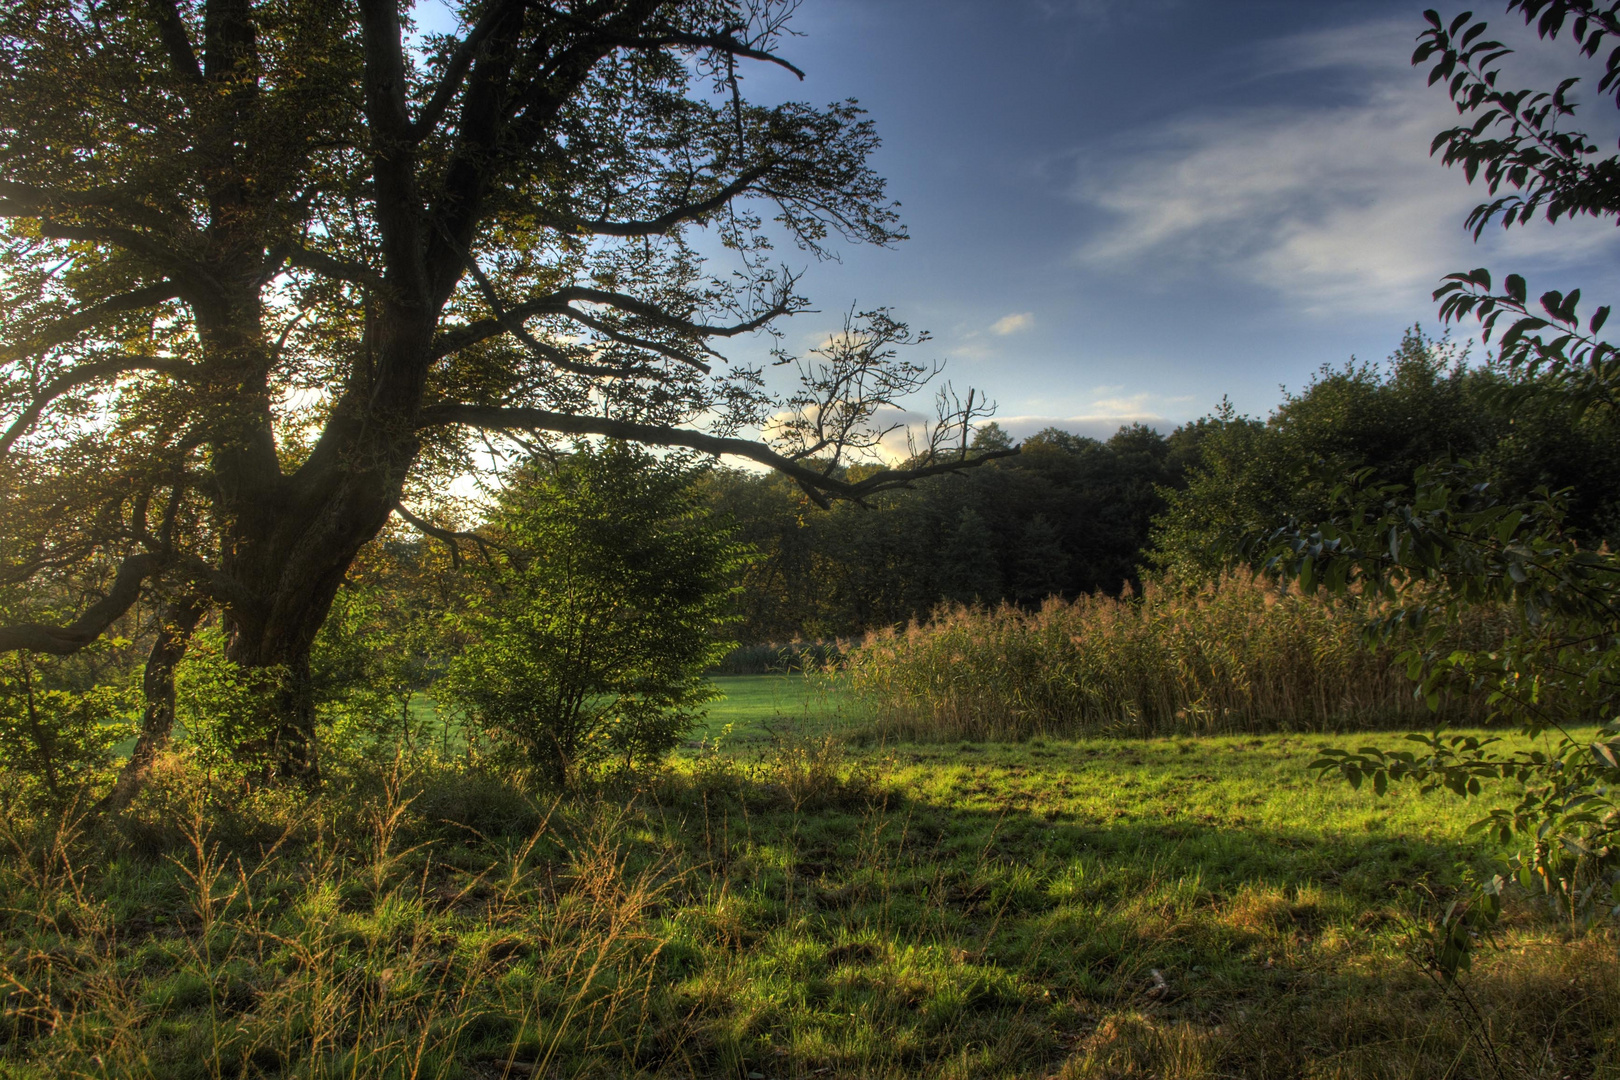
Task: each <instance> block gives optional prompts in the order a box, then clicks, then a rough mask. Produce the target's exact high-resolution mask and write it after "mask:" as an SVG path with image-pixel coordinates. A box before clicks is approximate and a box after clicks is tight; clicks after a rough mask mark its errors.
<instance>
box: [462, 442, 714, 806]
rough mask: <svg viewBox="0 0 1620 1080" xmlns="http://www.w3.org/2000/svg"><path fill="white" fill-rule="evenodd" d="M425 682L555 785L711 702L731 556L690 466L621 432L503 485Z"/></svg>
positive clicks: (649, 747)
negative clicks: (464, 599)
mask: <svg viewBox="0 0 1620 1080" xmlns="http://www.w3.org/2000/svg"><path fill="white" fill-rule="evenodd" d="M488 535H489V551H490V555H489V558H488V560H487V561H486V562H483V563H481V564H480V569H479V570H478V571H477V572H475V573H474V575H473V577H474V582H475V585H476V586H477V587H478V591H477V593H476V594H475V595H474V596H473V597H472V598H471V600H470V602H469V607H468V610H467V611H466V612H465V613H464V614H462V615H461V617H460V620H459V621H460V625H461V627H462V631H463V633H464V635H465V639H466V641H467V644H466V646H465V648H464V649H462V650H461V652H460V653H459V654H458V655H457V656H456V657H455V658H454V659H453V660H452V661H451V662H450V664H449V667H448V670H447V671H446V674H445V678H444V679H443V681H442V682H441V683H440V684H439V688H438V692H439V693H440V695H441V697H442V701H443V704H444V705H446V706H450V707H455V708H460V709H462V710H464V711H466V712H467V713H468V714H469V716H470V718H471V719H472V721H473V722H474V723H475V725H476V726H477V727H478V728H480V729H481V730H483V731H484V732H487V733H488V734H489V735H491V736H493V737H494V738H495V739H497V740H498V741H499V742H500V743H501V744H504V745H505V746H507V747H509V748H511V749H515V750H516V751H517V752H518V754H519V756H520V757H521V758H522V759H524V760H526V761H527V762H528V763H529V764H532V765H534V766H535V767H537V768H538V769H539V770H540V771H541V773H542V775H543V776H545V777H546V778H547V779H548V780H550V781H552V782H554V783H560V782H563V781H566V780H567V779H568V778H569V777H571V776H574V775H577V774H578V773H580V772H582V771H585V770H588V769H591V768H592V767H594V766H597V765H600V764H601V763H603V762H604V761H609V760H614V761H618V762H620V763H622V764H623V765H625V766H627V767H628V766H630V765H634V764H636V763H638V762H646V761H648V760H656V759H657V758H658V757H659V756H660V755H662V754H663V753H664V752H665V751H667V750H669V749H670V748H671V747H673V746H674V745H675V743H676V742H677V741H678V740H679V739H680V737H681V736H682V735H683V734H684V733H685V732H686V730H687V729H688V728H689V727H690V726H691V724H692V723H693V721H694V720H695V719H696V718H697V715H698V712H697V710H698V708H699V707H700V706H701V705H702V704H703V703H704V702H706V701H708V700H710V699H711V698H713V697H714V689H713V687H712V686H710V684H709V683H708V682H707V681H706V680H705V679H704V678H703V673H704V672H705V670H707V669H708V668H709V667H711V666H712V665H713V664H714V663H715V662H716V661H718V660H719V659H720V657H722V656H723V655H725V653H726V652H727V651H728V650H729V649H730V648H731V646H732V645H733V644H734V643H733V642H731V641H728V640H726V639H725V637H724V633H723V632H724V629H725V624H726V623H727V622H728V621H729V620H728V618H727V615H728V607H729V600H730V595H731V593H732V591H733V585H732V581H733V579H734V577H735V573H736V571H737V569H738V567H739V563H740V561H741V551H740V550H739V549H738V548H737V546H736V545H735V544H734V543H733V541H732V539H731V536H730V535H729V533H728V531H727V530H726V529H725V528H724V527H723V526H722V525H720V523H718V522H717V521H715V520H714V518H713V516H712V514H711V513H710V512H709V511H708V510H707V508H705V507H704V506H703V505H702V503H701V502H700V501H699V500H698V498H697V496H696V494H695V492H694V490H693V484H692V477H691V471H690V469H689V468H688V467H686V466H683V464H682V463H681V462H679V461H660V460H658V459H656V458H654V457H652V456H651V455H649V454H647V453H646V452H645V451H640V450H637V449H634V448H632V447H630V446H629V445H627V444H624V443H608V444H607V445H606V446H604V447H602V448H601V449H595V448H592V447H589V446H581V447H578V448H576V450H575V451H574V453H573V454H571V455H569V456H568V457H567V458H565V459H562V460H560V461H557V462H555V463H547V462H540V461H537V462H534V463H531V465H530V466H529V467H528V471H527V474H526V475H524V476H523V477H521V478H520V479H519V480H518V481H517V482H516V483H515V484H513V485H512V486H511V487H510V488H508V489H507V490H506V491H505V492H503V494H502V497H501V505H500V509H499V511H498V513H497V514H496V515H495V517H494V519H493V521H492V522H491V523H490V528H489V530H488Z"/></svg>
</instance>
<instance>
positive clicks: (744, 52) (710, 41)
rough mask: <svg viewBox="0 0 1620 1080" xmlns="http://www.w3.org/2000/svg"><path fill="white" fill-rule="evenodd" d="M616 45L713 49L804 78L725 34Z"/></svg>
mask: <svg viewBox="0 0 1620 1080" xmlns="http://www.w3.org/2000/svg"><path fill="white" fill-rule="evenodd" d="M616 44H619V45H623V46H624V47H625V48H627V49H665V48H668V47H669V46H671V45H679V46H681V47H683V48H688V49H713V50H715V51H716V52H723V53H726V54H727V55H729V56H744V57H747V58H748V59H750V60H762V61H764V62H765V63H767V64H775V65H776V66H777V67H780V68H784V69H786V70H788V71H791V72H793V74H795V75H797V76H798V77H799V78H800V79H803V78H804V72H803V71H801V70H800V69H799V68H797V67H795V66H794V65H793V64H790V63H788V62H787V61H786V60H784V59H782V58H781V57H780V56H777V55H776V54H775V53H769V52H765V51H764V50H762V49H756V48H754V47H753V46H751V45H748V44H746V43H744V42H741V41H738V40H737V39H736V38H735V37H733V36H732V35H730V34H726V33H720V34H685V33H680V32H674V33H667V34H660V35H658V36H657V37H643V38H624V39H622V40H620V41H618V42H616Z"/></svg>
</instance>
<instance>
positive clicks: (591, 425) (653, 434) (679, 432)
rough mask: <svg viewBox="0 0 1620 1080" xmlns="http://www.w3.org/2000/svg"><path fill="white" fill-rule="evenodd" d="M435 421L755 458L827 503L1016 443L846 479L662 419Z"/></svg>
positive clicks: (447, 417) (514, 415)
mask: <svg viewBox="0 0 1620 1080" xmlns="http://www.w3.org/2000/svg"><path fill="white" fill-rule="evenodd" d="M441 424H461V425H465V426H467V427H477V428H485V429H488V430H496V431H499V430H525V431H555V432H559V433H561V434H565V435H603V436H606V437H608V438H610V439H625V440H628V441H630V442H639V443H647V444H649V445H652V446H684V447H687V448H688V449H692V450H699V451H702V452H703V453H706V454H714V455H716V456H719V455H722V454H730V455H733V456H735V457H742V458H747V459H748V460H750V461H757V462H759V463H760V464H761V465H767V466H769V467H770V468H772V469H775V470H776V471H777V472H780V473H782V474H783V475H785V476H788V477H790V478H792V479H793V480H795V481H797V482H798V483H799V485H800V486H801V487H802V488H804V489H805V491H806V493H807V494H809V495H810V496H811V498H813V499H815V500H816V501H817V502H818V503H820V504H821V505H822V506H826V505H827V498H826V497H827V496H828V495H832V496H836V497H838V498H845V499H854V500H856V501H859V500H861V499H863V498H865V497H866V496H868V495H873V494H876V493H877V492H880V491H886V490H889V489H890V488H897V487H905V486H907V485H908V484H911V483H912V482H914V481H916V480H920V479H922V478H923V477H925V476H937V475H939V474H940V473H948V472H958V471H960V470H962V469H971V468H975V467H977V466H979V465H982V464H984V463H985V462H986V461H990V460H993V459H995V458H1001V457H1010V456H1012V455H1014V454H1017V453H1018V450H1017V449H1016V448H1014V449H1011V450H993V451H990V452H988V453H985V454H981V455H979V456H978V457H972V458H969V457H962V458H958V459H955V460H951V461H941V462H935V463H932V464H929V465H924V466H919V467H917V468H912V469H882V470H879V471H878V472H875V473H873V474H872V475H871V476H868V477H866V478H865V479H863V480H860V481H857V482H855V483H849V482H848V481H845V480H841V479H839V478H837V477H835V476H829V475H827V474H825V473H821V472H817V471H816V470H815V469H812V468H809V467H808V466H806V465H804V464H802V463H800V462H798V461H795V460H793V459H792V458H788V457H784V456H783V455H782V454H779V453H777V452H776V451H775V450H773V449H771V448H770V447H769V446H767V445H765V444H764V443H762V442H755V441H753V440H751V439H737V438H727V437H724V436H719V435H710V434H707V433H706V432H702V431H692V430H690V429H687V428H674V427H666V426H664V425H662V424H644V423H640V422H637V421H633V420H614V419H611V418H609V417H605V416H577V415H573V414H570V413H557V412H550V411H548V410H546V409H529V408H503V407H500V406H496V405H461V404H456V405H434V406H430V407H428V408H426V409H423V410H422V417H421V421H420V426H422V427H434V426H438V425H441Z"/></svg>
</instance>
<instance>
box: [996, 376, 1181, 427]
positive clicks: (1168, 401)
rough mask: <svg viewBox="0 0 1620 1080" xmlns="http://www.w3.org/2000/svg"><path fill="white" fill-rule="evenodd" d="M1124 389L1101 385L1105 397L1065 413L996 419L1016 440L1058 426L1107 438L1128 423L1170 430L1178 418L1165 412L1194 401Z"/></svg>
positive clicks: (1179, 410)
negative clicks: (1133, 392)
mask: <svg viewBox="0 0 1620 1080" xmlns="http://www.w3.org/2000/svg"><path fill="white" fill-rule="evenodd" d="M1121 389H1123V388H1122V387H1118V386H1099V387H1097V388H1096V390H1095V393H1097V394H1099V395H1104V396H1099V397H1097V398H1095V399H1094V400H1092V401H1090V402H1088V403H1087V404H1085V405H1083V406H1081V407H1080V408H1078V409H1076V410H1075V411H1073V412H1071V413H1068V414H1066V415H1058V414H1050V413H1024V414H1021V415H1016V416H998V417H996V418H995V420H996V423H998V424H1000V425H1001V426H1002V427H1003V428H1005V429H1006V430H1007V433H1008V434H1010V435H1011V436H1012V437H1013V438H1015V439H1027V438H1028V437H1029V436H1031V435H1033V434H1035V433H1036V432H1038V431H1042V430H1045V429H1046V428H1058V429H1059V430H1061V431H1067V432H1071V433H1073V434H1075V435H1087V436H1090V437H1091V438H1093V439H1107V438H1108V437H1109V436H1110V435H1112V434H1114V432H1116V431H1118V430H1119V429H1120V428H1121V427H1125V426H1127V425H1129V424H1146V425H1147V426H1148V427H1151V428H1157V429H1158V430H1160V431H1164V432H1168V431H1169V430H1170V429H1171V428H1173V427H1174V426H1175V425H1176V421H1174V420H1171V419H1169V418H1168V417H1167V416H1166V415H1165V412H1166V411H1169V412H1173V413H1179V412H1183V411H1184V407H1185V406H1186V405H1187V404H1189V403H1190V402H1191V401H1192V398H1190V397H1186V396H1178V397H1164V396H1163V395H1160V394H1153V393H1149V392H1146V391H1143V392H1140V393H1135V394H1121V393H1119V392H1118V391H1120V390H1121ZM1176 406H1182V407H1183V408H1176Z"/></svg>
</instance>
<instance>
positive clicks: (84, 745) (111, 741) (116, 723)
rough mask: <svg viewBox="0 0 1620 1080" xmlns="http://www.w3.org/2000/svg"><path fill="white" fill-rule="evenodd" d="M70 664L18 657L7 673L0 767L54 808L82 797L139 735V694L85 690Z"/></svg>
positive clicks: (1, 702)
mask: <svg viewBox="0 0 1620 1080" xmlns="http://www.w3.org/2000/svg"><path fill="white" fill-rule="evenodd" d="M65 666H67V665H66V664H65V663H64V662H63V661H59V660H56V659H54V658H52V657H40V656H35V655H33V654H31V653H27V652H19V653H14V654H13V655H12V656H10V657H9V658H7V662H6V664H5V665H4V667H3V668H0V768H3V769H5V770H7V771H9V772H13V773H15V774H17V775H18V776H19V777H22V778H26V779H27V781H28V786H29V788H30V789H31V790H32V791H33V792H35V793H36V794H39V795H42V796H44V797H46V798H47V799H48V800H49V801H51V802H54V803H61V802H63V801H65V800H67V799H70V798H72V797H73V796H75V795H77V794H79V793H80V792H82V790H83V788H84V787H85V785H86V784H87V783H89V782H91V781H92V780H93V779H94V778H95V777H96V776H97V775H98V774H99V773H100V772H102V771H103V770H104V769H105V768H106V767H107V766H108V765H110V764H111V763H112V760H113V748H114V747H115V746H116V745H117V744H118V743H119V742H120V741H122V740H124V739H126V738H128V737H129V736H130V734H131V733H132V732H133V724H132V716H133V715H134V713H135V711H136V710H137V709H138V708H139V693H138V691H137V689H136V687H135V686H133V685H131V684H128V683H105V684H100V685H92V686H90V687H89V688H88V689H78V688H76V687H75V686H74V685H73V684H74V682H75V681H76V680H73V679H71V678H70V677H69V676H68V673H67V672H65V671H64V670H63V669H64V667H65Z"/></svg>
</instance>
